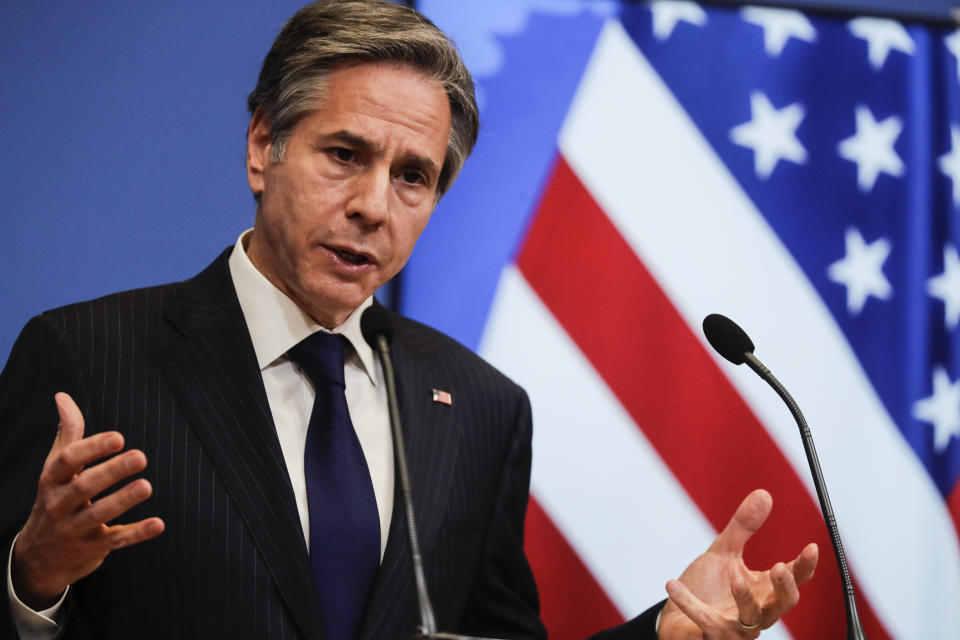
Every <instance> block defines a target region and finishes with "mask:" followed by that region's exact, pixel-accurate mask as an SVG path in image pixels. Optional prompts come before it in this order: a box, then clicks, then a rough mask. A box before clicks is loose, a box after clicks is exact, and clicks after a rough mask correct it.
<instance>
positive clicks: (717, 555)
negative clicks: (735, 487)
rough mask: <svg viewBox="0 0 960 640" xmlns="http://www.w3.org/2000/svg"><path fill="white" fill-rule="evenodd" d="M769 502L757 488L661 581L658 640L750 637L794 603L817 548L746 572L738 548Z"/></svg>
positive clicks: (763, 516)
mask: <svg viewBox="0 0 960 640" xmlns="http://www.w3.org/2000/svg"><path fill="white" fill-rule="evenodd" d="M772 508H773V499H772V498H771V497H770V494H769V493H767V492H766V491H764V490H762V489H758V490H756V491H754V492H752V493H751V494H750V495H748V496H747V497H746V498H745V499H744V501H743V502H741V503H740V506H739V507H738V508H737V511H736V512H735V513H734V514H733V518H731V519H730V522H729V524H727V526H726V528H725V529H724V530H723V531H722V532H721V533H720V535H719V536H717V538H716V540H714V541H713V544H711V545H710V548H709V549H707V551H706V553H704V554H703V555H701V556H700V557H698V558H697V559H696V560H694V561H693V563H691V564H690V566H689V567H687V569H686V571H684V572H683V574H682V575H681V576H680V578H679V580H670V581H669V582H668V583H667V593H668V594H669V595H670V599H669V600H668V601H667V604H666V606H664V608H663V612H662V613H661V617H660V638H662V639H664V640H667V639H670V640H674V639H676V640H679V639H681V638H684V639H685V638H705V639H709V640H720V639H726V638H730V639H734V638H756V637H757V636H759V635H760V631H761V630H762V629H766V628H767V627H769V626H771V625H772V624H773V623H775V622H776V621H777V620H779V619H780V616H782V615H783V614H784V613H786V612H787V611H788V610H789V609H791V608H792V607H793V606H794V605H796V604H797V601H798V600H799V598H800V594H799V590H798V587H799V586H800V585H801V584H803V583H804V582H806V581H807V580H809V579H810V578H812V577H813V571H814V569H815V568H816V566H817V557H818V550H817V545H816V544H814V543H811V544H809V545H807V546H806V547H805V548H804V549H803V551H801V552H800V555H798V556H797V557H796V558H795V559H793V560H792V561H790V562H788V563H783V562H778V563H777V564H775V565H774V566H773V567H771V568H770V569H768V570H766V571H751V570H750V569H748V568H747V565H746V564H745V563H744V562H743V548H744V546H745V545H746V543H747V540H749V539H750V536H752V535H753V534H754V533H755V532H756V531H757V530H758V529H759V528H760V527H761V526H762V525H763V523H764V521H765V520H766V519H767V516H768V515H770V510H771V509H772Z"/></svg>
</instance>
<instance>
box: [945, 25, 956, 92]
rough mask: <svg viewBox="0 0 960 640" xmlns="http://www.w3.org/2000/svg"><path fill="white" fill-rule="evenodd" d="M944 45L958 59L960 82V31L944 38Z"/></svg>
mask: <svg viewBox="0 0 960 640" xmlns="http://www.w3.org/2000/svg"><path fill="white" fill-rule="evenodd" d="M943 43H944V44H945V45H947V50H949V51H950V53H952V54H953V57H954V58H956V59H957V80H960V29H957V30H956V31H954V32H953V33H951V34H950V35H949V36H947V37H946V38H944V39H943Z"/></svg>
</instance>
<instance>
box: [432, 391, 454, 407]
mask: <svg viewBox="0 0 960 640" xmlns="http://www.w3.org/2000/svg"><path fill="white" fill-rule="evenodd" d="M433 401H434V402H439V403H440V404H445V405H447V406H450V405H452V404H453V396H452V395H450V392H449V391H442V390H440V389H434V390H433Z"/></svg>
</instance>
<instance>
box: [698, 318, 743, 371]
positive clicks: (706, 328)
mask: <svg viewBox="0 0 960 640" xmlns="http://www.w3.org/2000/svg"><path fill="white" fill-rule="evenodd" d="M703 334H704V335H705V336H707V342H709V343H710V346H712V347H713V348H714V349H716V350H717V353H719V354H720V355H722V356H723V357H724V358H726V359H727V360H729V361H730V362H732V363H733V364H743V363H744V362H745V361H746V358H744V354H747V353H753V348H754V347H753V341H752V340H750V336H748V335H747V334H746V333H745V332H744V330H743V329H741V328H740V327H739V326H737V323H736V322H734V321H733V320H731V319H730V318H728V317H726V316H722V315H720V314H719V313H711V314H710V315H708V316H707V317H706V318H704V319H703Z"/></svg>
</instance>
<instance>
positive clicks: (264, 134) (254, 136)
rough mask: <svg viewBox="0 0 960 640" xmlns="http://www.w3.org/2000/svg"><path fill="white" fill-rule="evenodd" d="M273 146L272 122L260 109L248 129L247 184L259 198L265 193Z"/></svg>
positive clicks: (254, 114) (255, 112)
mask: <svg viewBox="0 0 960 640" xmlns="http://www.w3.org/2000/svg"><path fill="white" fill-rule="evenodd" d="M272 146H273V145H272V144H271V142H270V121H269V120H268V119H267V116H266V114H265V113H264V112H263V110H262V109H260V108H258V109H257V110H256V111H254V112H253V116H252V117H251V118H250V127H249V128H248V129H247V182H248V183H249V184H250V191H252V192H253V195H254V196H255V197H258V198H259V196H260V194H261V193H263V189H264V175H263V172H264V171H265V170H266V168H267V165H269V164H270V153H271V151H272Z"/></svg>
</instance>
